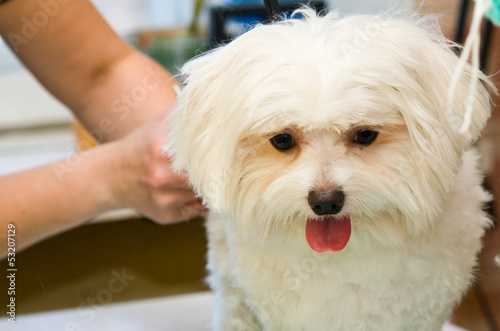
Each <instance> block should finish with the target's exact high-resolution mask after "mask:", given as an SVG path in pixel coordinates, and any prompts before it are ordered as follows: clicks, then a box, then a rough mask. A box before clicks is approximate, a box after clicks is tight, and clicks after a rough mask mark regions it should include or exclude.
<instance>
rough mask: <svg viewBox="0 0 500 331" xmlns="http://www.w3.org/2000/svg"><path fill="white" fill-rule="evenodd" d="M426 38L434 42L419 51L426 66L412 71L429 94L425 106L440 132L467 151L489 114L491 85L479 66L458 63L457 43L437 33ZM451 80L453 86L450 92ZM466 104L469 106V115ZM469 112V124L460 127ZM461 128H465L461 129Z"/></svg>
mask: <svg viewBox="0 0 500 331" xmlns="http://www.w3.org/2000/svg"><path fill="white" fill-rule="evenodd" d="M429 39H430V41H431V43H433V45H429V46H428V47H422V49H424V50H425V51H421V57H420V59H419V60H418V61H420V62H421V63H425V66H424V67H423V68H427V69H426V70H421V69H415V70H413V73H414V76H415V77H417V81H418V83H419V85H420V87H421V88H422V89H423V91H424V93H425V95H427V96H428V97H427V105H426V106H425V107H426V108H427V109H428V111H429V112H430V113H429V114H430V115H431V117H433V118H434V119H435V120H437V121H438V122H439V124H441V125H440V127H441V128H442V130H443V132H441V135H446V136H447V137H448V138H451V139H452V140H453V141H454V142H455V144H456V145H455V148H456V149H457V150H466V149H467V148H468V147H470V146H471V145H472V144H473V143H474V142H475V141H476V140H477V139H478V138H479V136H480V135H481V131H482V130H483V128H484V126H485V125H486V122H487V120H488V118H489V117H490V113H491V108H490V98H489V93H488V87H491V88H493V85H492V84H491V82H490V81H489V79H488V77H486V75H484V74H483V73H482V72H480V71H479V69H477V68H474V67H473V66H472V65H471V64H470V63H468V62H465V63H461V60H460V59H459V57H458V56H457V55H456V54H455V50H456V45H454V44H451V43H450V42H448V41H446V40H445V39H444V37H442V36H439V35H438V36H436V35H434V36H433V37H431V38H429ZM422 46H423V45H422ZM462 65H463V66H462ZM410 71H411V69H410ZM453 82H454V83H456V88H455V90H454V93H451V94H450V93H449V92H450V87H451V86H452V84H454V83H453ZM493 89H494V88H493ZM468 105H469V107H470V106H472V109H471V111H469V114H467V108H468ZM469 115H470V123H469V125H466V126H463V123H464V122H465V121H466V118H467V116H469ZM434 127H439V126H437V125H436V126H434ZM461 127H462V128H463V129H464V130H462V131H461Z"/></svg>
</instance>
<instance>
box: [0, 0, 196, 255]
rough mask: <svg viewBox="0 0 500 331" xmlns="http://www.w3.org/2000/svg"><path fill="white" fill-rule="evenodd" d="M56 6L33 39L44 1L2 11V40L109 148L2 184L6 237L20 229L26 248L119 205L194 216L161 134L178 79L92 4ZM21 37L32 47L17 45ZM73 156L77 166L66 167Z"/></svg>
mask: <svg viewBox="0 0 500 331" xmlns="http://www.w3.org/2000/svg"><path fill="white" fill-rule="evenodd" d="M48 2H51V1H46V2H44V3H48ZM54 2H55V3H58V4H59V7H58V9H57V10H56V11H54V15H53V16H51V17H50V18H48V20H47V23H46V24H45V25H43V26H40V27H39V28H38V30H37V33H35V34H33V35H32V36H31V37H29V38H27V37H28V36H27V35H25V34H24V35H23V26H24V25H25V24H26V22H30V20H31V19H32V18H34V17H35V15H37V13H38V12H40V11H43V8H42V7H40V3H41V2H39V1H35V0H23V1H19V0H11V1H9V2H7V3H5V4H2V5H0V34H1V35H2V37H3V38H4V39H5V40H6V41H7V42H8V43H9V45H10V47H11V48H12V49H13V51H14V52H15V53H16V55H17V56H18V57H19V58H20V59H21V60H22V61H23V63H24V64H25V65H26V66H27V67H28V68H29V69H30V70H31V71H32V72H33V73H34V74H35V76H36V77H37V79H38V80H39V81H40V82H41V83H42V84H43V85H44V86H45V87H46V88H47V89H48V90H49V91H50V92H51V93H52V94H54V95H55V96H56V97H57V98H58V99H59V100H61V101H62V102H63V103H65V104H66V105H67V106H68V107H69V108H70V109H71V110H72V111H73V112H74V113H75V115H76V116H77V117H78V118H79V120H80V121H81V122H82V123H83V124H84V125H85V126H86V127H87V129H88V130H89V131H90V132H91V133H93V134H94V136H95V137H96V138H98V140H100V142H109V141H112V142H111V143H106V144H102V145H100V146H98V147H97V148H95V149H94V150H92V151H90V152H87V153H86V154H82V155H80V156H78V155H77V156H73V157H72V158H70V159H69V160H63V161H61V162H59V163H54V164H52V165H47V166H44V167H40V168H37V169H33V170H29V171H25V172H22V173H18V174H14V175H10V176H6V177H2V178H0V202H1V203H2V204H3V205H5V206H7V207H5V210H6V211H5V212H4V213H3V216H2V218H1V219H0V226H1V227H2V230H0V233H1V234H2V236H3V234H4V233H6V232H7V224H8V223H15V224H16V228H17V230H18V231H17V236H16V237H17V239H18V243H19V245H18V247H27V246H29V245H31V244H33V243H35V242H36V241H39V240H41V239H44V238H46V237H48V236H50V235H53V234H55V233H58V232H61V231H64V230H66V229H69V228H72V227H74V226H77V225H79V224H82V223H84V222H85V221H86V220H88V219H89V218H91V217H93V216H95V215H97V214H99V213H100V212H103V211H106V210H111V209H115V208H121V207H131V208H135V209H136V210H137V211H139V212H140V213H142V214H144V215H145V216H147V217H149V218H151V219H154V220H156V221H158V222H162V223H169V222H175V221H179V220H181V219H188V218H191V217H194V216H197V215H198V214H199V213H200V212H201V211H202V210H203V208H202V206H201V203H200V202H199V199H197V198H195V196H194V193H193V192H192V191H191V190H190V188H189V186H188V184H187V180H186V178H185V177H183V176H180V175H178V174H175V173H174V172H173V171H172V169H171V168H170V165H169V160H168V158H167V157H166V156H165V155H163V154H162V153H161V146H162V145H163V143H165V137H166V136H167V133H166V132H165V130H163V131H162V132H161V133H157V124H158V123H162V121H163V119H164V118H165V117H167V116H168V113H169V111H170V109H171V108H172V106H173V104H174V102H175V96H174V93H173V90H172V86H173V85H174V84H175V80H173V79H172V77H171V76H170V75H169V74H168V73H167V72H166V71H165V70H163V69H162V68H161V67H160V66H159V65H158V64H156V63H155V62H154V61H152V60H151V59H149V58H147V57H146V56H144V55H142V54H140V53H138V52H137V51H135V50H133V49H132V48H131V47H130V46H129V45H128V44H126V43H125V42H124V41H123V40H121V39H120V38H119V37H118V36H117V35H116V34H115V33H114V32H113V31H112V30H111V29H110V28H109V26H108V25H107V24H106V23H105V22H104V21H103V20H102V18H101V17H100V16H99V14H98V13H97V11H96V10H95V9H94V8H93V7H92V5H91V4H90V3H89V2H88V1H87V0H69V1H68V0H65V1H62V0H57V1H55V0H54V1H53V3H54ZM23 18H25V19H23ZM16 35H17V36H21V37H22V38H24V39H26V42H22V43H19V40H22V39H19V38H17V39H16V37H15V36H16ZM134 91H145V92H146V93H144V94H143V95H141V94H138V92H136V94H133V93H134ZM133 95H135V99H134V98H133V97H130V96H133ZM130 98H132V99H130ZM158 114H160V115H158ZM157 116H160V119H157ZM138 127H139V129H137V128H138ZM155 133H156V134H155ZM75 158H76V159H75ZM79 158H80V159H79ZM74 160H81V162H77V163H78V164H77V165H76V166H70V169H69V170H70V171H64V169H67V168H64V166H65V165H68V164H69V165H71V164H73V163H74V162H73V161H74ZM57 169H59V170H61V171H59V172H57V171H56V170H57ZM61 178H62V179H61ZM4 229H5V230H4ZM4 238H5V237H4V236H3V237H2V238H0V241H2V242H4ZM4 252H6V250H5V249H3V247H2V252H1V253H4Z"/></svg>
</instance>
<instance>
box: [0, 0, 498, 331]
mask: <svg viewBox="0 0 500 331" xmlns="http://www.w3.org/2000/svg"><path fill="white" fill-rule="evenodd" d="M92 2H93V3H94V5H95V6H96V7H97V8H98V10H99V11H100V12H101V13H102V15H103V16H104V17H105V18H106V19H107V21H108V22H109V23H110V25H111V26H112V27H113V28H114V29H115V30H116V31H117V32H118V33H119V34H120V35H121V36H122V37H123V38H125V39H126V40H127V41H128V42H130V43H131V44H132V45H133V46H134V47H136V48H138V49H139V50H141V51H142V52H144V53H146V54H148V55H150V56H151V57H153V58H154V59H155V60H157V61H158V62H160V63H161V64H162V65H164V66H165V67H166V68H167V69H169V70H170V71H171V72H173V73H174V74H176V73H178V69H179V68H180V67H181V66H182V64H183V63H184V62H185V61H186V60H188V59H189V58H190V57H192V56H195V55H197V54H200V53H202V52H203V51H205V50H207V49H209V48H210V47H212V46H213V42H214V41H215V42H217V43H220V42H224V41H225V40H227V39H228V38H230V37H231V36H233V35H237V34H238V33H241V32H242V31H243V30H244V29H245V28H246V27H248V26H249V25H251V24H253V23H254V22H255V21H256V20H258V19H260V18H262V15H261V14H259V11H258V10H255V13H254V14H252V15H246V16H241V15H239V14H238V15H231V14H227V12H226V11H224V10H223V9H224V8H226V9H227V8H231V10H233V11H234V9H235V8H244V9H248V8H250V9H252V10H254V9H256V8H259V7H260V8H261V9H262V8H263V2H262V1H258V0H257V1H243V0H240V1H237V0H236V1H223V0H218V1H216V0H212V1H209V0H207V1H194V0H193V1H187V0H186V1H180V0H93V1H92ZM292 3H295V2H294V1H284V0H282V1H280V4H281V5H282V6H286V5H288V4H290V5H292ZM317 3H318V5H321V6H323V5H324V6H325V8H327V9H335V10H339V11H340V13H341V15H348V14H353V13H382V12H387V11H393V12H412V11H413V10H415V9H417V8H418V10H419V11H420V12H421V13H424V14H437V17H438V19H439V21H440V24H441V27H442V30H443V33H444V34H445V35H446V36H447V37H449V38H450V39H457V38H459V37H461V36H465V34H466V33H467V27H468V22H469V21H470V13H471V10H472V8H473V1H462V0H426V1H415V0H376V1H375V0H329V1H326V2H323V3H322V4H321V1H318V2H317ZM224 6H229V7H224ZM213 8H219V9H218V10H219V11H218V12H216V13H218V15H214V10H215V9H213ZM221 8H222V9H221ZM221 13H222V14H221ZM226 14H227V16H224V15H226ZM233 14H234V12H233ZM214 17H215V18H216V17H219V19H220V18H221V17H223V18H224V19H223V20H217V19H215V18H214ZM461 24H462V25H463V27H462V28H461V29H460V28H459V27H460V25H461ZM460 30H461V32H459V31H460ZM484 33H485V34H487V35H486V37H487V38H486V39H487V40H488V45H487V46H489V47H484V48H483V49H484V52H485V58H484V60H485V62H484V63H485V71H486V73H488V74H490V75H491V74H494V73H497V72H498V71H499V70H500V32H499V28H498V27H496V28H495V27H492V26H490V27H489V30H484ZM498 77H499V75H496V76H495V78H494V80H496V84H497V86H498V87H500V84H499V81H500V79H499V78H498ZM495 100H496V101H495V102H496V104H497V105H498V104H500V100H499V99H498V98H496V99H495ZM0 109H1V110H2V111H0V176H2V175H7V174H9V173H13V172H17V171H21V170H25V169H29V168H32V167H36V166H38V165H42V164H46V163H49V162H52V161H55V160H59V159H62V158H66V157H69V156H71V155H73V154H74V153H76V152H77V151H78V150H79V148H80V147H81V146H88V143H87V141H86V140H87V139H89V136H88V135H86V134H85V133H84V131H82V129H81V127H79V126H78V125H77V124H76V122H75V120H74V119H73V118H72V116H71V115H70V112H69V111H68V110H66V109H65V106H64V105H62V104H61V103H60V102H58V101H57V100H56V99H54V98H53V97H52V96H51V95H49V94H48V93H47V92H46V91H45V90H44V89H43V88H42V87H41V86H40V84H39V83H38V82H37V81H36V80H35V79H34V78H33V77H32V75H31V74H30V73H29V72H28V71H27V70H25V68H24V67H23V65H22V64H21V63H19V61H18V60H17V59H16V58H15V57H14V55H13V54H12V53H11V52H10V51H9V50H8V48H7V46H6V45H5V43H4V42H3V41H2V40H1V39H0ZM499 116H500V115H498V107H497V108H496V110H494V113H493V117H492V119H491V121H490V123H489V125H488V127H487V129H486V133H485V135H484V137H483V138H482V139H481V141H480V144H479V146H480V148H481V150H482V152H483V155H484V157H483V168H484V170H485V172H486V175H487V179H488V181H487V183H488V185H489V186H490V188H491V190H492V191H493V193H494V195H495V196H498V194H500V179H499V178H500V176H499V175H498V174H499V172H500V153H499V146H500V144H499V143H500V130H499V128H500V124H499V121H498V118H499ZM79 146H80V147H79ZM495 201H498V199H496V200H495ZM494 210H495V203H494V204H493V206H492V211H494ZM205 246H206V240H205V232H204V228H203V223H202V220H200V219H197V220H192V221H190V222H188V223H184V224H177V225H171V226H159V225H156V224H154V223H152V222H149V221H147V220H143V219H141V218H140V216H139V215H137V214H135V213H134V211H131V210H124V211H118V212H113V213H108V214H105V215H102V216H100V217H99V218H98V219H96V220H94V221H93V222H91V223H90V224H88V225H85V226H82V227H80V228H77V229H74V230H71V231H68V232H66V233H63V234H61V235H58V236H56V237H53V238H51V239H48V240H46V241H44V242H41V243H39V244H37V245H35V246H33V247H31V248H29V249H27V250H26V251H24V252H22V253H19V254H18V256H17V261H18V269H19V272H18V279H17V289H18V290H17V291H16V300H17V313H18V314H20V315H19V319H20V320H21V319H22V316H26V319H25V320H26V321H33V322H32V324H29V323H28V324H26V326H25V328H24V329H23V328H22V327H20V328H17V330H45V329H47V330H55V329H56V328H54V325H56V324H57V323H59V324H57V325H58V328H57V329H60V330H64V329H65V328H63V327H68V325H70V327H72V324H71V323H70V322H73V321H77V322H76V325H77V327H78V328H79V329H81V330H98V329H99V330H100V329H106V330H114V329H117V330H118V329H119V330H128V329H127V327H128V328H129V329H131V330H132V329H133V330H156V328H154V327H153V326H151V325H150V327H149V328H148V327H144V325H145V324H141V323H146V322H145V321H146V319H154V318H157V319H159V320H160V321H159V322H158V324H157V325H158V328H157V329H158V330H160V329H162V330H165V329H166V330H175V329H176V328H175V326H174V325H175V323H177V322H175V321H177V320H176V319H179V316H186V315H187V316H189V318H188V319H190V320H191V322H193V321H194V322H193V323H194V324H193V325H195V324H196V323H197V317H196V316H198V318H199V319H200V321H205V320H206V319H209V316H210V308H209V303H210V298H209V297H207V296H203V295H202V296H197V295H196V294H195V295H194V296H192V297H189V296H187V297H186V296H182V297H179V296H178V295H185V294H187V293H204V291H206V290H207V288H206V286H205V285H204V282H203V277H204V274H205V272H204V265H205V250H206V248H205ZM497 254H500V234H499V230H498V228H496V229H494V230H492V231H491V232H489V233H488V235H487V238H486V244H485V250H484V252H483V254H482V255H481V268H480V270H479V271H478V275H479V280H478V282H477V284H476V286H474V287H473V288H472V289H471V291H470V292H469V293H468V294H467V296H466V299H465V300H464V302H463V304H462V305H461V306H460V307H459V308H458V309H457V311H456V313H455V315H454V322H455V323H456V324H458V325H460V326H462V327H464V328H466V329H468V330H473V331H476V330H477V331H483V330H485V331H494V330H498V329H499V326H500V268H499V267H496V266H495V265H494V258H495V256H496V255H497ZM124 270H125V271H124ZM117 275H121V276H117ZM124 275H125V276H124ZM126 275H128V276H126ZM120 277H122V278H120ZM123 277H125V280H123ZM127 277H129V278H127ZM113 279H115V280H116V279H118V280H120V279H121V280H122V281H123V282H122V283H121V284H122V285H123V283H126V284H124V286H123V287H122V288H121V290H120V291H116V293H115V292H111V288H110V284H111V281H112V280H113ZM127 279H129V280H127ZM4 282H5V278H4V277H2V281H0V288H3V289H5V288H7V287H8V286H7V283H6V282H5V285H4ZM4 292H6V291H4V290H2V291H0V293H1V294H0V302H7V300H8V299H7V298H5V299H4V296H6V294H7V293H4ZM109 293H112V295H111V296H109ZM153 298H156V299H153ZM163 298H166V301H158V302H157V301H143V300H157V299H163ZM169 298H170V299H172V300H173V301H169ZM182 298H188V299H182ZM141 300H142V301H141ZM183 300H184V301H183ZM190 300H191V301H190ZM137 302H142V306H141V307H142V308H139V306H138V305H136V306H134V304H136V303H137ZM118 303H123V304H124V305H129V304H130V305H132V306H131V307H135V308H134V309H136V310H135V311H136V313H137V314H139V311H140V312H142V313H141V314H139V315H140V316H139V315H137V316H134V314H130V315H128V316H124V315H123V313H120V312H122V311H120V310H118V312H117V314H119V316H120V317H119V318H112V317H113V316H115V315H112V314H111V313H110V314H104V313H100V312H101V310H102V309H103V308H102V307H104V306H106V307H112V306H113V305H114V304H118ZM148 304H150V305H149V306H148ZM158 304H159V305H163V306H162V307H163V309H161V310H159V311H158V312H157V311H155V309H154V308H152V307H158ZM95 305H97V307H98V308H88V307H92V306H95ZM155 305H156V306H155ZM169 305H170V306H169ZM127 307H129V306H127ZM168 307H170V308H168ZM171 307H174V308H175V307H177V309H173V308H171ZM197 307H199V308H197ZM203 307H204V308H203ZM207 307H208V308H207ZM127 309H129V308H127ZM141 309H142V310H141ZM132 311H134V310H132ZM49 312H50V313H49ZM92 312H93V314H94V315H95V316H94V315H92ZM146 312H149V313H150V314H153V315H151V316H149V317H148V318H146V316H147V313H146ZM152 312H153V313H152ZM44 314H45V315H44ZM47 314H49V315H47ZM50 314H52V315H50ZM65 314H66V315H65ZM120 314H121V315H120ZM43 316H49V317H48V318H49V320H52V321H53V322H54V323H56V324H53V323H52V324H51V323H47V324H43V323H42V322H41V321H47V317H45V319H44V317H43ZM91 316H94V317H93V318H90V317H91ZM106 316H108V317H106ZM109 316H112V317H109ZM117 316H118V315H117ZM98 317H99V318H100V319H99V318H98ZM115 317H116V316H115ZM184 318H185V317H184ZM181 319H182V318H181ZM103 320H104V322H103ZM117 320H121V321H122V322H121V323H118V322H117ZM165 320H170V321H174V322H172V323H173V324H168V325H171V327H170V328H165V325H167V324H165V323H166V322H165ZM98 321H100V322H99V323H104V324H102V325H107V326H106V327H104V328H101V327H102V325H101V324H98ZM123 321H129V322H123ZM138 321H142V322H138ZM2 322H5V321H2V319H0V326H2V325H4V324H1V323H2ZM68 323H70V324H68ZM106 323H107V324H106ZM117 323H118V324H117ZM134 323H136V324H137V323H139V324H137V325H139V326H137V328H133V327H136V326H134V325H136V324H134ZM179 323H189V321H186V320H182V321H180V322H179ZM34 325H36V326H34ZM140 325H142V328H141V326H140ZM155 325H156V324H155ZM179 325H180V324H179ZM59 326H61V327H59ZM162 326H163V327H162ZM192 327H193V328H192V329H193V330H195V329H196V328H195V326H192ZM78 328H74V330H78ZM0 329H2V330H3V329H4V328H3V327H0ZM70 329H71V328H70ZM188 329H189V328H184V329H182V330H188ZM68 330H69V329H68ZM179 330H181V329H179Z"/></svg>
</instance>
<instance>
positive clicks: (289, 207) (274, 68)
mask: <svg viewBox="0 0 500 331" xmlns="http://www.w3.org/2000/svg"><path fill="white" fill-rule="evenodd" d="M297 17H298V18H297ZM425 25H428V22H422V21H420V22H416V23H415V22H408V21H405V20H400V19H391V18H387V17H380V16H354V17H348V18H343V19H338V17H337V15H336V14H335V13H329V14H327V15H326V16H324V17H320V16H317V15H316V13H315V12H314V11H313V10H312V9H302V10H300V11H298V12H296V13H295V15H294V16H293V17H292V19H288V20H285V21H282V22H278V23H274V24H270V25H259V26H257V27H255V28H254V29H252V30H251V31H249V32H247V33H245V34H244V35H242V36H240V37H238V38H237V39H236V40H234V41H233V42H231V43H229V44H228V45H227V46H224V47H221V48H218V49H217V50H215V51H212V52H210V53H208V54H205V55H203V56H200V57H199V58H197V59H194V60H192V61H191V62H189V63H188V64H186V65H185V67H184V68H183V71H184V74H185V77H186V80H185V86H184V89H183V90H182V92H181V93H180V96H179V103H178V106H177V108H176V110H175V112H174V116H173V125H172V136H171V145H169V146H168V149H169V151H170V152H171V154H172V156H173V157H174V158H175V160H174V167H175V168H176V169H177V170H179V171H181V170H183V171H186V172H187V173H188V174H189V177H190V180H191V181H192V184H193V186H194V188H195V189H196V191H197V192H199V194H200V195H201V196H202V197H203V199H204V201H205V202H206V204H207V206H208V207H209V208H210V215H209V217H208V221H207V228H208V234H209V256H208V270H209V272H210V276H209V278H208V280H209V283H210V286H211V287H212V289H213V290H214V292H215V297H216V302H215V316H214V320H213V329H214V330H223V331H240V330H272V331H298V330H307V331H331V330H345V331H354V330H377V331H401V330H408V331H420V330H440V329H441V327H442V325H443V323H444V322H445V320H446V319H447V317H448V316H449V315H450V313H451V312H452V309H453V307H454V305H455V304H457V302H459V300H460V298H461V296H462V295H463V294H464V291H466V289H467V288H468V286H469V285H470V283H471V281H472V279H473V273H474V267H475V265H476V254H477V253H478V251H479V250H480V248H481V237H482V236H483V233H484V231H485V228H487V227H488V226H489V224H490V220H489V218H488V216H487V215H486V214H485V213H484V212H483V211H482V206H483V204H484V203H485V202H486V201H488V199H489V195H488V194H487V193H486V192H485V191H484V190H483V189H482V188H481V181H482V176H481V174H480V173H479V171H478V154H477V152H476V150H475V149H474V148H473V147H472V145H473V143H474V142H475V141H476V140H477V139H478V137H479V135H480V132H481V129H482V128H483V127H484V125H485V123H486V120H487V119H488V117H489V115H490V107H489V96H488V93H487V90H486V88H485V85H488V84H489V83H488V81H487V79H486V77H484V76H483V75H482V74H480V78H481V80H482V82H481V83H479V84H477V89H476V90H475V91H474V93H473V98H474V111H473V113H472V118H471V124H470V126H469V128H468V130H467V131H466V132H465V133H463V134H461V133H458V131H457V127H459V126H460V122H461V120H462V118H463V117H464V112H465V107H466V104H467V102H468V101H467V96H468V94H469V93H468V91H469V86H471V85H470V84H471V77H472V76H473V75H472V71H473V70H474V69H473V68H472V67H471V66H470V65H468V64H467V65H466V67H465V73H466V74H465V75H462V78H461V80H460V82H459V83H458V88H457V91H458V93H457V95H456V98H455V99H454V101H453V109H452V110H453V111H452V112H449V111H447V101H448V100H447V97H446V95H447V90H448V87H449V84H450V80H451V77H452V75H453V72H454V70H455V68H456V67H457V64H458V58H457V56H456V55H455V54H454V53H453V51H452V49H453V47H454V46H453V45H452V44H451V43H450V42H448V41H446V40H445V39H444V37H443V36H441V35H439V34H437V33H434V32H432V31H429V30H430V29H429V28H425Z"/></svg>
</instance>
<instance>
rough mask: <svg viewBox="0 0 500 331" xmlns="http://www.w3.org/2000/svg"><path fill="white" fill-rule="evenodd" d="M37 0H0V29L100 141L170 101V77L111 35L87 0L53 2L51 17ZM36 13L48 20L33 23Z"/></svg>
mask: <svg viewBox="0 0 500 331" xmlns="http://www.w3.org/2000/svg"><path fill="white" fill-rule="evenodd" d="M49 2H50V1H49ZM41 3H42V2H40V1H38V0H23V1H8V2H7V3H5V4H2V5H0V35H1V36H2V37H3V38H4V39H5V41H6V42H7V44H8V45H9V46H10V47H11V48H12V50H13V51H14V52H15V54H16V55H17V56H18V57H19V59H20V60H21V61H23V63H24V64H25V65H26V67H27V68H28V69H29V70H30V71H31V72H32V73H33V74H34V75H35V77H37V79H38V80H39V81H40V82H41V83H42V84H43V85H44V86H45V87H46V88H47V89H48V90H49V91H50V92H51V93H52V94H53V95H54V96H56V97H57V98H58V99H59V100H61V101H62V102H63V103H64V104H66V105H67V106H68V107H69V108H70V109H71V110H72V111H73V112H74V113H75V115H76V116H77V117H78V118H79V119H80V120H81V121H82V122H83V124H84V125H85V126H86V127H87V128H88V129H89V130H90V131H91V132H92V133H93V135H94V136H95V137H96V138H97V139H98V140H100V141H109V140H114V139H116V138H119V137H122V136H124V135H126V134H127V133H129V132H130V131H131V130H133V129H135V128H136V127H137V126H138V125H139V124H141V123H143V122H144V121H146V120H147V119H148V118H150V117H151V116H152V115H155V114H158V113H159V112H161V111H163V110H165V109H167V107H168V106H170V105H171V104H172V103H173V102H174V100H175V97H174V94H173V90H172V84H173V80H172V79H171V76H170V75H169V74H168V73H167V72H166V71H165V70H164V69H162V68H161V67H160V66H159V65H158V64H156V63H155V62H154V61H152V60H151V59H149V58H148V57H146V56H144V55H142V54H141V53H139V52H138V51H136V50H134V49H133V48H132V47H131V46H130V45H128V44H127V43H126V42H125V41H123V40H122V39H121V38H120V37H119V36H118V35H116V33H114V31H113V30H112V29H111V28H110V27H109V25H108V24H107V23H106V22H105V21H104V20H103V18H102V17H101V16H100V15H99V13H98V12H97V10H96V9H95V8H94V7H93V6H92V4H91V3H90V2H89V1H88V0H72V1H55V0H54V1H53V2H51V3H52V4H53V7H52V9H51V10H52V11H51V15H48V14H47V12H48V10H47V9H45V7H42V5H41ZM43 3H48V2H43ZM40 13H41V14H42V16H43V15H45V16H47V20H46V21H45V22H44V24H43V25H40V24H38V25H40V26H39V27H37V26H36V25H34V21H33V20H34V19H35V18H36V17H39V16H40V15H39V14H40ZM37 15H38V16H37ZM49 16H50V17H49ZM29 26H33V29H32V31H31V30H29V29H27V27H29ZM28 32H31V33H28Z"/></svg>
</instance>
